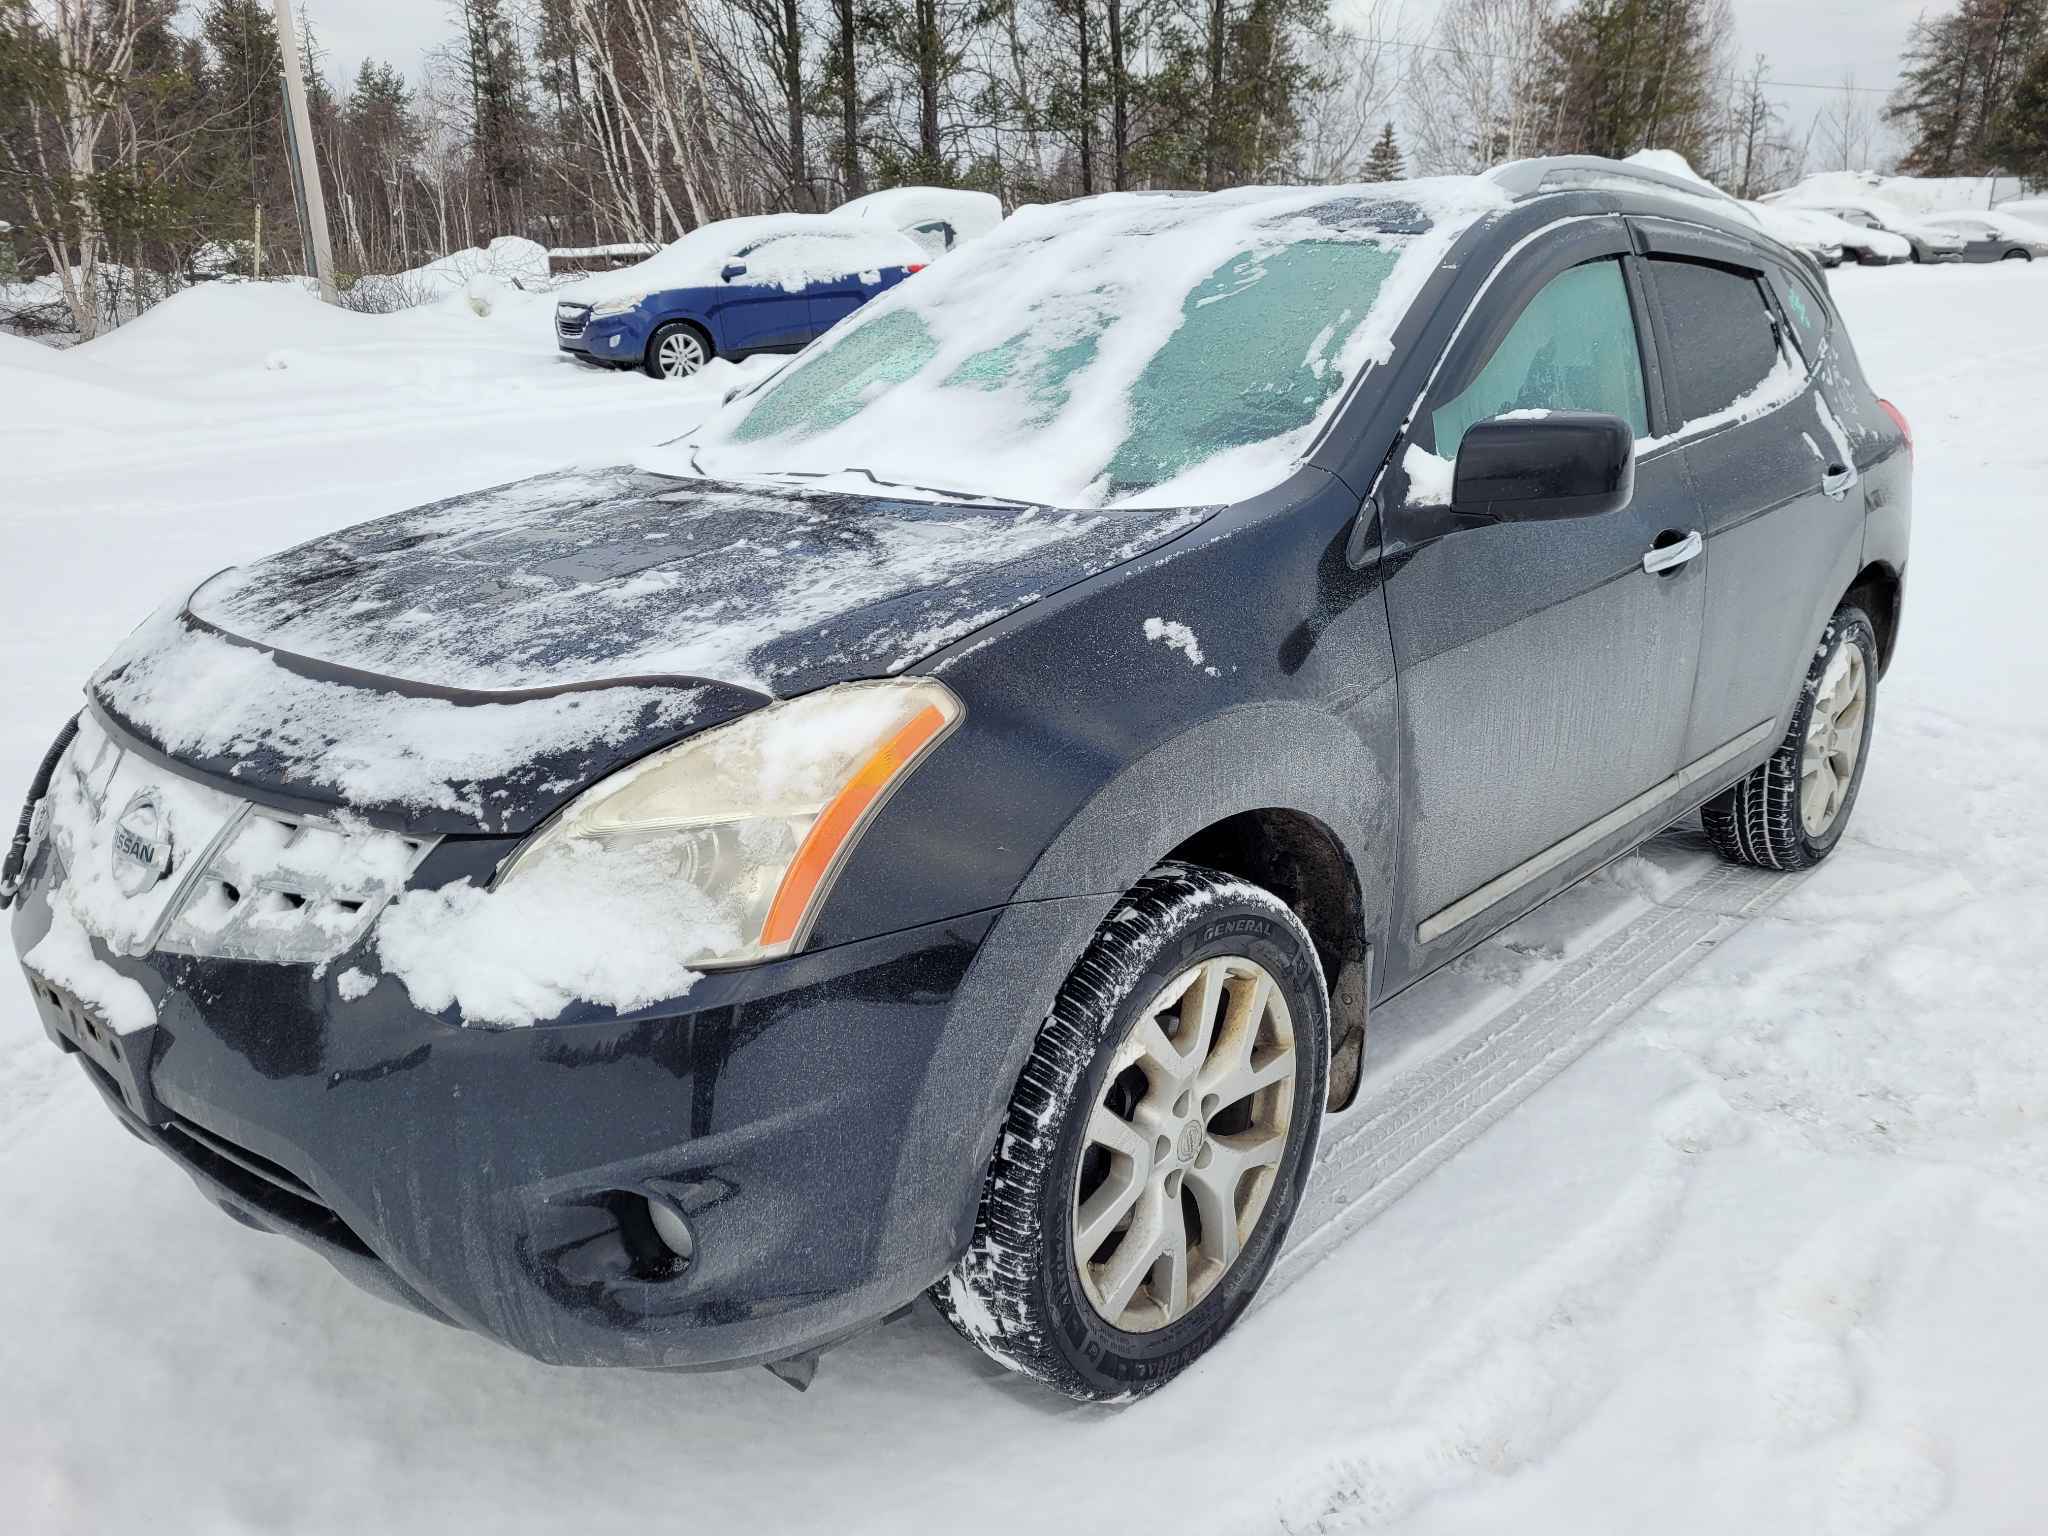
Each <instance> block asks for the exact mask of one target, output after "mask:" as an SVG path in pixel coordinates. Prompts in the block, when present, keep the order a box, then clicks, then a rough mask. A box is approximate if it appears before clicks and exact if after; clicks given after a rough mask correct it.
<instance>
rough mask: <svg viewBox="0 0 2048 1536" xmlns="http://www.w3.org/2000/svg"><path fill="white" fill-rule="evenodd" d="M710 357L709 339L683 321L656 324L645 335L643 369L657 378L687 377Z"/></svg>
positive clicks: (709, 359)
mask: <svg viewBox="0 0 2048 1536" xmlns="http://www.w3.org/2000/svg"><path fill="white" fill-rule="evenodd" d="M711 358H712V348H711V338H710V337H708V336H706V335H705V334H704V333H703V332H702V331H701V330H699V329H698V328H697V327H696V326H694V325H692V324H690V322H689V321H687V320H671V321H669V323H668V324H667V325H658V326H656V327H655V328H654V334H653V335H652V336H650V337H648V338H647V364H646V366H647V371H648V373H649V374H650V375H652V376H653V377H655V378H657V379H687V378H688V377H689V376H690V375H691V374H693V373H695V372H696V371H697V370H698V369H700V368H702V367H703V366H704V365H705V364H706V363H708V362H710V361H711Z"/></svg>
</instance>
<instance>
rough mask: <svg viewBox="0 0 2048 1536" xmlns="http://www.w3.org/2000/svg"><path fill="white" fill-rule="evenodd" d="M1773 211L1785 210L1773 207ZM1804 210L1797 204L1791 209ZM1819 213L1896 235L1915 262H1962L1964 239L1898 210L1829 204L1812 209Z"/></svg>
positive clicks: (1870, 204)
mask: <svg viewBox="0 0 2048 1536" xmlns="http://www.w3.org/2000/svg"><path fill="white" fill-rule="evenodd" d="M1772 206H1773V207H1784V206H1787V205H1786V204H1783V203H1774V204H1773V205H1772ZM1790 206H1793V207H1798V208H1805V207H1807V206H1808V205H1807V204H1805V203H1798V204H1793V205H1790ZM1812 206H1814V207H1816V208H1818V209H1819V211H1820V212H1822V213H1826V214H1831V215H1833V216H1834V217H1835V218H1838V219H1840V220H1841V221H1842V222H1843V223H1844V224H1849V225H1852V226H1854V227H1856V228H1858V229H1866V230H1871V231H1875V232H1881V233H1884V234H1889V235H1895V236H1897V237H1898V238H1900V239H1902V240H1904V241H1905V242H1906V245H1907V248H1908V253H1909V255H1910V257H1911V259H1912V260H1914V261H1916V262H1937V261H1961V260H1962V259H1963V237H1962V236H1961V235H1959V234H1957V233H1956V232H1955V231H1954V230H1952V229H1943V228H1942V227H1941V226H1940V225H1938V224H1930V223H1929V222H1928V221H1927V220H1925V219H1918V218H1913V217H1911V216H1910V215H1908V214H1904V213H1901V212H1899V211H1898V210H1897V209H1895V208H1892V207H1889V206H1888V205H1885V204H1882V203H1878V202H1875V201H1871V202H1864V203H1849V202H1832V203H1823V204H1814V205H1812Z"/></svg>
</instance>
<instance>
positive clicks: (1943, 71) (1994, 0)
mask: <svg viewBox="0 0 2048 1536" xmlns="http://www.w3.org/2000/svg"><path fill="white" fill-rule="evenodd" d="M2044 44H2048V0H1960V3H1959V4H1958V5H1957V6H1956V8H1955V9H1954V10H1953V11H1950V12H1948V13H1947V14H1945V15H1941V16H1935V17H1928V16H1922V17H1920V18H1919V19H1918V20H1917V21H1915V22H1914V23H1913V30H1912V31H1911V33H1910V34H1909V35H1908V37H1907V42H1906V52H1905V61H1904V62H1905V67H1904V68H1903V69H1901V70H1900V72H1899V84H1898V86H1897V88H1896V89H1895V90H1894V91H1893V92H1892V97H1891V100H1890V102H1889V103H1888V104H1887V105H1886V107H1885V116H1886V117H1888V118H1890V119H1891V120H1892V121H1893V122H1898V123H1903V124H1905V125H1906V128H1907V131H1908V132H1909V133H1910V134H1911V136H1912V142H1911V144H1910V145H1909V146H1908V148H1907V150H1906V153H1905V155H1904V156H1903V157H1902V158H1901V160H1900V162H1899V168H1900V169H1901V170H1903V171H1907V172H1909V173H1911V174H1914V175H1918V176H1974V175H1981V174H1983V173H1984V172H1986V171H1990V170H1994V169H1997V167H1996V166H1995V165H1994V163H1993V162H1994V161H1995V160H1996V159H1997V157H1998V156H1997V152H1996V151H1995V150H1994V147H1993V139H1994V137H1995V136H1998V135H1999V134H2000V133H2001V124H2003V123H2004V121H2005V118H2006V112H2007V109H2008V107H2009V105H2010V103H2011V101H2012V99H2013V95H2014V92H2015V90H2016V89H2017V88H2018V84H2019V81H2020V79H2021V78H2022V75H2023V74H2024V72H2025V71H2026V70H2027V68H2028V61H2029V59H2030V58H2031V57H2032V56H2033V55H2034V54H2035V53H2036V52H2037V51H2039V49H2040V48H2041V47H2042V46H2044Z"/></svg>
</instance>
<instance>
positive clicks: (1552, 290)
mask: <svg viewBox="0 0 2048 1536" xmlns="http://www.w3.org/2000/svg"><path fill="white" fill-rule="evenodd" d="M1527 410H1551V411H1608V412H1611V413H1613V414H1614V415H1616V416H1619V417H1620V418H1621V419H1622V420H1623V421H1625V422H1627V423H1628V424H1629V426H1631V427H1632V428H1634V429H1635V434H1636V436H1637V437H1643V436H1646V435H1647V434H1648V433H1649V430H1650V426H1649V417H1648V415H1647V413H1646V412H1645V410H1644V406H1643V358H1642V353H1641V351H1640V350H1639V349H1638V347H1637V345H1636V322H1635V316H1634V314H1633V313H1632V312H1631V311H1630V309H1629V303H1628V286H1627V284H1625V283H1624V282H1623V281H1622V276H1621V263H1620V262H1619V261H1590V262H1587V263H1586V264H1585V265H1584V266H1582V267H1573V268H1572V269H1571V270H1570V271H1569V272H1561V273H1559V274H1558V275H1557V276H1556V277H1553V278H1552V279H1551V280H1550V281H1549V282H1548V283H1547V284H1545V285H1544V288H1543V291H1542V292H1541V293H1539V294H1537V295H1536V297H1535V298H1533V299H1531V300H1530V301H1529V307H1528V308H1527V309H1525V310H1523V311H1522V313H1521V316H1520V318H1519V319H1517V320H1516V321H1515V324H1514V327H1513V329H1511V330H1510V331H1509V332H1508V333H1507V335H1505V336H1503V337H1502V338H1501V342H1500V345H1499V346H1497V347H1495V348H1494V350H1493V355H1492V356H1491V357H1489V358H1488V359H1487V360H1486V366H1485V367H1483V368H1481V369H1480V370H1479V372H1478V374H1477V375H1476V376H1475V377H1474V378H1473V380H1472V382H1471V383H1470V384H1468V385H1466V386H1465V388H1464V389H1462V390H1460V391H1459V392H1458V393H1457V395H1455V396H1454V397H1453V398H1451V399H1450V400H1447V401H1445V402H1444V403H1443V404H1442V405H1440V406H1438V407H1437V408H1436V409H1435V410H1433V411H1432V412H1431V413H1430V426H1431V428H1432V430H1433V431H1434V432H1435V433H1436V451H1437V454H1438V455H1439V456H1440V457H1442V458H1446V459H1449V458H1455V457H1456V456H1457V452H1458V444H1459V443H1460V442H1461V441H1462V440H1463V439H1464V436H1465V429H1466V428H1467V427H1469V426H1471V425H1472V424H1473V423H1474V422H1475V421H1486V420H1488V419H1489V418H1491V417H1494V416H1503V415H1506V414H1507V413H1508V412H1510V411H1527Z"/></svg>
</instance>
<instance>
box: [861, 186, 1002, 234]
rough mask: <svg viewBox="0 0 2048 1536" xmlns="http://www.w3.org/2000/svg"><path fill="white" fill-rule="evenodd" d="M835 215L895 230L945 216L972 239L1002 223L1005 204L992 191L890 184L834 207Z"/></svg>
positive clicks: (955, 229)
mask: <svg viewBox="0 0 2048 1536" xmlns="http://www.w3.org/2000/svg"><path fill="white" fill-rule="evenodd" d="M832 216H833V217H834V218H841V219H861V220H866V221H870V222H877V221H878V222H882V223H886V224H889V225H891V226H892V227H894V228H896V229H909V228H910V227H912V226H913V225H916V224H921V223H924V222H926V221H929V220H939V219H943V220H944V221H945V222H946V223H948V224H951V225H952V226H953V232H954V234H956V235H958V236H959V237H960V238H961V239H963V240H970V239H973V238H975V237H977V236H980V235H985V234H987V233H988V232H989V231H990V230H992V229H994V228H995V227H996V226H997V225H998V224H1000V223H1002V222H1003V205H1002V201H1001V200H1000V199H999V198H997V197H996V196H994V194H992V193H988V192H969V191H966V190H964V189H963V188H959V187H888V188H885V189H884V190H882V191H880V192H870V193H868V195H867V196H866V197H856V198H854V199H853V200H852V201H851V202H848V203H842V204H841V205H840V206H839V207H837V208H835V209H833V210H832Z"/></svg>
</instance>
